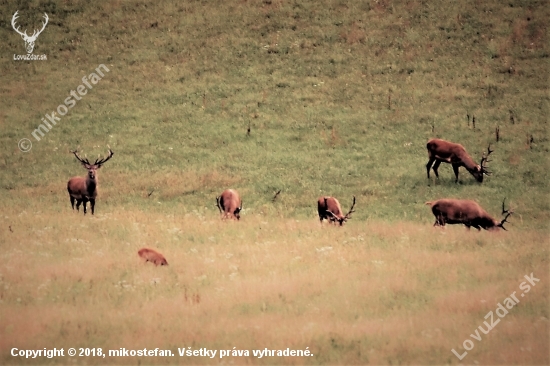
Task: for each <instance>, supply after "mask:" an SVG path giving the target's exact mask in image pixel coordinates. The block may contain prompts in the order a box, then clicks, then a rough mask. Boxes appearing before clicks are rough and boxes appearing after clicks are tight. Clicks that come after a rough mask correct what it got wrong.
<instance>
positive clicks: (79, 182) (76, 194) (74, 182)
mask: <svg viewBox="0 0 550 366" xmlns="http://www.w3.org/2000/svg"><path fill="white" fill-rule="evenodd" d="M72 153H73V154H74V156H75V157H76V158H77V159H78V161H80V163H81V164H82V166H84V168H86V169H88V175H87V176H86V178H83V177H72V178H71V179H69V182H68V183H67V191H69V196H70V198H71V206H72V208H73V210H74V203H75V200H76V210H77V211H79V210H80V204H81V203H83V205H84V214H86V203H87V202H88V201H90V206H91V207H92V215H93V214H94V207H95V199H96V197H97V185H98V181H97V169H99V168H101V166H102V165H103V164H104V163H105V162H106V161H107V160H109V159H110V158H112V157H113V155H114V153H113V151H112V150H111V149H109V156H107V157H106V158H105V159H101V160H100V159H99V158H97V159H96V160H95V163H93V164H90V162H89V161H88V158H86V159H82V158H81V157H80V156H78V153H77V151H76V150H75V151H72Z"/></svg>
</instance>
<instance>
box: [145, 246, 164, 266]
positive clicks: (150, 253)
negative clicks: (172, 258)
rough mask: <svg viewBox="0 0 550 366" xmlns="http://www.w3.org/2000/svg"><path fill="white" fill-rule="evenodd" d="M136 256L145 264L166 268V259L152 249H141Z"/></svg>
mask: <svg viewBox="0 0 550 366" xmlns="http://www.w3.org/2000/svg"><path fill="white" fill-rule="evenodd" d="M138 255H139V256H140V257H141V258H143V259H145V263H147V262H151V263H154V264H155V266H158V265H161V266H167V265H168V262H167V261H166V258H164V256H163V255H162V254H160V253H159V252H157V251H156V250H153V249H149V248H141V249H140V250H139V251H138Z"/></svg>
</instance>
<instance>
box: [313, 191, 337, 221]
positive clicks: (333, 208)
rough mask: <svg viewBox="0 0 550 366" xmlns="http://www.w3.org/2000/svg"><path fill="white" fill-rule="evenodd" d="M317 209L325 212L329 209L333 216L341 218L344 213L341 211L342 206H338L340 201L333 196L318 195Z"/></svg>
mask: <svg viewBox="0 0 550 366" xmlns="http://www.w3.org/2000/svg"><path fill="white" fill-rule="evenodd" d="M317 209H318V211H319V213H320V214H321V213H325V212H326V211H330V212H332V213H333V214H334V216H336V217H339V218H342V217H344V214H343V212H342V207H341V206H340V202H338V200H337V199H336V198H334V197H329V196H324V197H320V198H319V200H318V201H317Z"/></svg>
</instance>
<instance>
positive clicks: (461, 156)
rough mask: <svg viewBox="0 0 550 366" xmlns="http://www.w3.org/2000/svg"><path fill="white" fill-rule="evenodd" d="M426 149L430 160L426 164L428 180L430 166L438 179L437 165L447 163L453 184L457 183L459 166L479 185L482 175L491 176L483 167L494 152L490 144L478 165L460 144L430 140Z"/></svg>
mask: <svg viewBox="0 0 550 366" xmlns="http://www.w3.org/2000/svg"><path fill="white" fill-rule="evenodd" d="M426 147H427V149H428V157H429V158H430V160H429V161H428V164H426V170H427V171H428V179H429V178H430V168H431V167H432V164H433V170H434V173H435V176H436V177H437V178H439V174H437V169H438V168H439V164H441V163H442V162H443V163H449V164H451V165H452V166H453V170H454V173H455V176H456V180H455V183H458V168H460V167H461V166H463V167H465V168H466V170H468V172H470V174H472V175H473V176H474V178H475V179H476V180H477V181H478V182H480V183H481V182H483V175H484V174H485V175H490V174H491V173H490V172H489V171H487V169H486V167H485V163H488V162H489V160H488V159H487V158H488V157H489V154H491V153H492V152H493V151H494V150H491V145H490V144H489V147H488V148H487V155H485V154H483V156H482V157H481V162H480V164H476V163H475V161H474V160H473V159H472V158H471V157H470V155H468V153H467V152H466V149H464V146H462V145H460V144H455V143H454V142H450V141H445V140H441V139H431V140H430V141H428V144H427V145H426ZM434 162H435V164H434Z"/></svg>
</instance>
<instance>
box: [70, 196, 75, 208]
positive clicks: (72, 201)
mask: <svg viewBox="0 0 550 366" xmlns="http://www.w3.org/2000/svg"><path fill="white" fill-rule="evenodd" d="M69 197H70V198H71V207H72V208H73V210H74V201H75V199H74V197H73V196H69Z"/></svg>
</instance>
